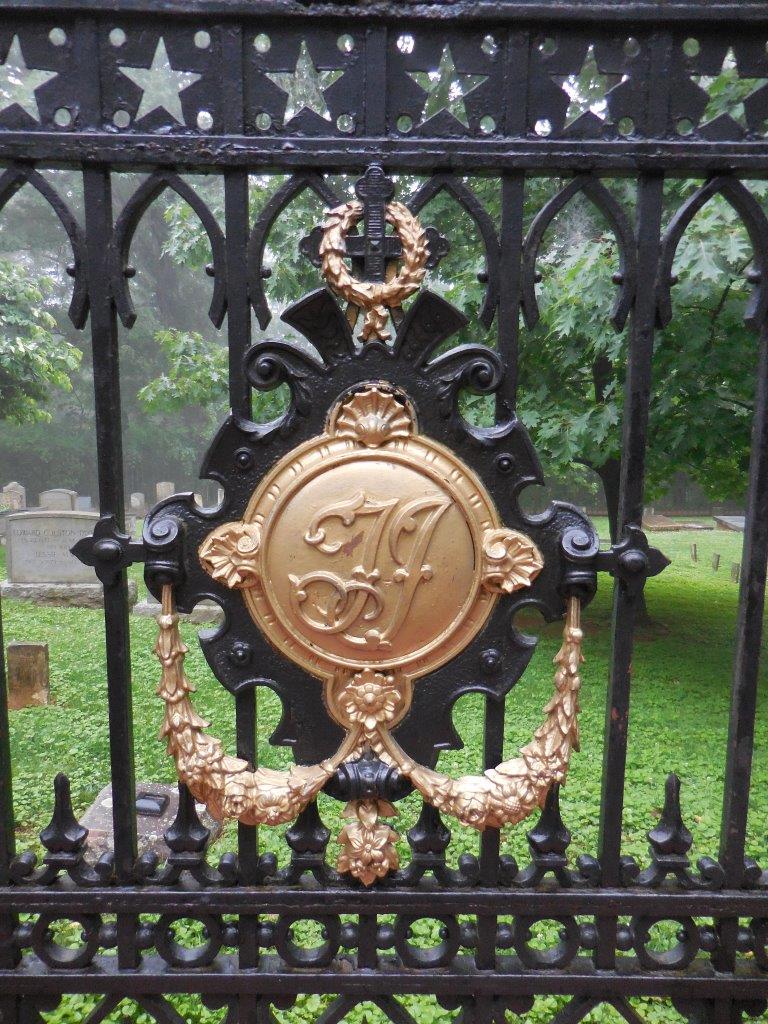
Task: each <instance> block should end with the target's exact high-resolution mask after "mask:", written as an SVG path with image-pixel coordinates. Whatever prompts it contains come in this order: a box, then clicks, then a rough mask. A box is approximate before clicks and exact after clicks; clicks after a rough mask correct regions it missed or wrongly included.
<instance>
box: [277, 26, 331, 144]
mask: <svg viewBox="0 0 768 1024" xmlns="http://www.w3.org/2000/svg"><path fill="white" fill-rule="evenodd" d="M343 74H344V69H343V68H333V69H331V70H328V71H318V70H317V68H316V67H315V65H314V62H313V61H312V57H311V56H310V53H309V49H308V48H307V44H306V42H305V40H303V39H302V41H301V47H300V49H299V56H298V57H297V59H296V67H295V68H294V70H293V71H268V72H266V75H267V78H268V79H270V81H272V82H274V83H275V85H276V86H277V87H278V89H282V91H283V92H284V93H287V94H288V99H287V100H286V101H285V113H284V114H283V124H284V125H286V124H288V122H289V121H291V120H293V118H294V117H296V115H297V114H298V113H300V112H301V111H302V110H311V111H313V113H315V114H319V115H320V117H322V118H324V119H325V120H326V121H330V120H331V112H330V110H329V109H328V104H327V103H326V102H325V96H323V93H324V92H325V90H326V89H329V88H330V87H331V86H332V85H333V83H334V82H335V81H337V80H338V79H339V78H341V76H342V75H343Z"/></svg>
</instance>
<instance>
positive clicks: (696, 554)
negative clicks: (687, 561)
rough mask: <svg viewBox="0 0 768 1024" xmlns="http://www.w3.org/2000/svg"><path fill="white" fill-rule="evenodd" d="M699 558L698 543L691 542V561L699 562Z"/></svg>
mask: <svg viewBox="0 0 768 1024" xmlns="http://www.w3.org/2000/svg"><path fill="white" fill-rule="evenodd" d="M698 560H699V549H698V546H697V545H696V544H691V561H692V562H698Z"/></svg>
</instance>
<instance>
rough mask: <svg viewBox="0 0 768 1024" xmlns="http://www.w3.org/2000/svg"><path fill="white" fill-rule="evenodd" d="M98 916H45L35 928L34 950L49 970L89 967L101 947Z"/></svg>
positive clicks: (37, 922) (42, 915)
mask: <svg viewBox="0 0 768 1024" xmlns="http://www.w3.org/2000/svg"><path fill="white" fill-rule="evenodd" d="M99 923H100V920H99V918H98V916H96V915H93V914H76V915H75V914H73V915H72V916H71V917H55V916H54V915H52V914H41V915H40V917H38V919H37V921H36V922H35V924H34V925H33V927H32V935H31V944H32V950H33V952H34V953H36V954H37V956H39V957H40V959H41V960H42V961H43V963H44V964H46V965H47V966H48V967H53V968H62V967H64V968H67V967H68V968H79V967H86V966H87V965H88V964H89V963H90V962H91V960H92V959H93V957H94V954H95V953H96V951H97V949H98V948H99Z"/></svg>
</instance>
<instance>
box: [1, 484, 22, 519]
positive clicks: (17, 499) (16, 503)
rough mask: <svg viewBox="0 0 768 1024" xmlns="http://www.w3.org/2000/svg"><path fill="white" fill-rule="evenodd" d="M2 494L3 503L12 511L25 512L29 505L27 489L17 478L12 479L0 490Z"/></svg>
mask: <svg viewBox="0 0 768 1024" xmlns="http://www.w3.org/2000/svg"><path fill="white" fill-rule="evenodd" d="M0 496H1V497H2V500H3V504H4V505H6V506H7V507H8V509H9V510H10V511H11V512H23V511H24V509H25V508H26V507H27V490H26V488H25V487H22V486H21V484H20V483H17V482H16V481H15V480H11V482H10V483H9V484H6V485H5V487H4V488H3V490H2V492H0Z"/></svg>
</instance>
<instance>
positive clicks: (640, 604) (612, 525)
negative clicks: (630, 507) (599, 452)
mask: <svg viewBox="0 0 768 1024" xmlns="http://www.w3.org/2000/svg"><path fill="white" fill-rule="evenodd" d="M595 472H596V473H597V475H598V476H599V477H600V482H601V483H602V485H603V495H604V497H605V506H606V508H607V510H608V529H609V531H610V534H611V544H615V543H616V542H617V541H618V540H619V482H620V479H621V462H620V460H619V459H608V461H607V462H604V463H603V465H602V466H599V467H596V468H595ZM635 622H636V623H637V625H639V626H645V625H648V624H649V623H650V622H651V617H650V615H649V614H648V606H647V604H646V600H645V591H644V590H642V591H641V592H640V594H639V595H638V598H637V612H636V617H635Z"/></svg>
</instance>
